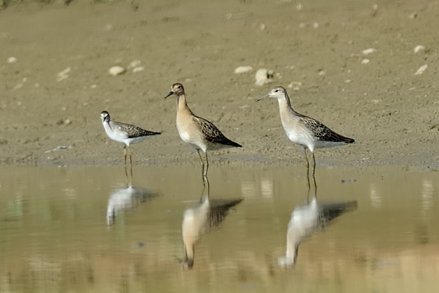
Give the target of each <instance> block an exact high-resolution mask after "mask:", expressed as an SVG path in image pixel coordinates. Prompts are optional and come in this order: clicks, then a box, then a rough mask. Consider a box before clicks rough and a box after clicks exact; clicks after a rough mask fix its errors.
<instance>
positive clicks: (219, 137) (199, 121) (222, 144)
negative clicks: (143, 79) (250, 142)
mask: <svg viewBox="0 0 439 293" xmlns="http://www.w3.org/2000/svg"><path fill="white" fill-rule="evenodd" d="M172 95H175V96H177V129H178V134H179V135H180V137H181V139H182V140H183V141H184V142H185V143H187V144H189V145H190V146H192V147H193V148H194V149H196V150H197V152H198V155H199V156H200V160H201V165H202V174H203V176H207V169H208V168H209V161H208V159H207V151H208V150H218V149H222V148H229V147H241V145H240V144H237V143H236V142H233V141H231V140H230V139H228V138H227V137H225V136H224V135H223V134H222V133H221V131H219V130H218V128H216V126H215V125H213V123H212V122H209V121H207V120H206V119H204V118H201V117H198V116H196V115H195V114H194V113H193V112H192V111H191V109H189V107H188V105H187V103H186V95H185V92H184V87H183V85H182V84H181V83H175V84H173V85H172V86H171V92H170V93H169V94H168V95H167V96H166V97H165V99H166V98H167V97H169V96H172ZM200 151H202V152H203V153H204V156H205V161H206V163H204V161H203V158H202V157H201V153H200Z"/></svg>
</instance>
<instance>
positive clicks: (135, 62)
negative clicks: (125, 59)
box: [128, 60, 142, 68]
mask: <svg viewBox="0 0 439 293" xmlns="http://www.w3.org/2000/svg"><path fill="white" fill-rule="evenodd" d="M140 64H142V61H140V60H134V61H132V62H131V63H130V65H129V66H128V68H135V67H138V66H140Z"/></svg>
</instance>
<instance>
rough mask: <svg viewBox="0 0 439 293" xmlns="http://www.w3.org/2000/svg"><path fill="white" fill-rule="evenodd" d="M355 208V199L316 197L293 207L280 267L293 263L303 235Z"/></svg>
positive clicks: (311, 232)
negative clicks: (322, 199) (321, 200)
mask: <svg viewBox="0 0 439 293" xmlns="http://www.w3.org/2000/svg"><path fill="white" fill-rule="evenodd" d="M356 208H357V202H356V201H346V202H333V203H318V202H317V199H316V198H313V199H312V200H311V202H309V203H307V204H305V205H303V206H300V207H297V208H295V209H294V210H293V213H292V214H291V220H290V222H289V223H288V232H287V252H286V255H285V256H284V257H280V258H279V260H278V263H279V265H280V266H282V267H291V266H292V265H294V263H295V262H296V258H297V253H298V250H299V245H300V243H301V242H302V240H303V239H304V238H305V237H307V236H310V235H311V234H313V233H315V232H317V231H319V230H321V229H323V228H324V227H325V226H326V225H328V224H329V223H330V222H331V221H332V220H334V219H335V218H337V217H339V216H341V215H342V214H343V213H344V212H347V211H352V210H354V209H356Z"/></svg>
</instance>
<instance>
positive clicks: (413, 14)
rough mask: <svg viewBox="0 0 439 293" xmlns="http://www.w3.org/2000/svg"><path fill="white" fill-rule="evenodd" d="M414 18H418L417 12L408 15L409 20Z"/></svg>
mask: <svg viewBox="0 0 439 293" xmlns="http://www.w3.org/2000/svg"><path fill="white" fill-rule="evenodd" d="M416 17H418V12H417V11H414V12H412V13H411V14H410V15H409V18H410V19H415V18H416Z"/></svg>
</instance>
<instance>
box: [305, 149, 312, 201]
mask: <svg viewBox="0 0 439 293" xmlns="http://www.w3.org/2000/svg"><path fill="white" fill-rule="evenodd" d="M303 156H304V157H305V162H306V180H307V183H308V193H309V190H310V189H311V185H310V183H309V161H308V156H307V155H306V148H303Z"/></svg>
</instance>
